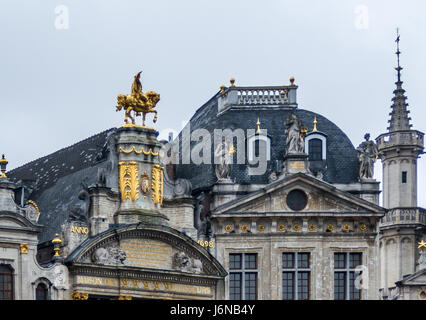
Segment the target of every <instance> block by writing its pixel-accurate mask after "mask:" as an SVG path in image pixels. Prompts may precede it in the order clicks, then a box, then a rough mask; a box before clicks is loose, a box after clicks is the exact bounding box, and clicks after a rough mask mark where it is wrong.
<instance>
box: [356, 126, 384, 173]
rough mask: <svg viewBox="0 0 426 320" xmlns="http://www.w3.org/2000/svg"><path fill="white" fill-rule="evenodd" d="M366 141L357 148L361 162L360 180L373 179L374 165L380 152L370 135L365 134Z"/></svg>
mask: <svg viewBox="0 0 426 320" xmlns="http://www.w3.org/2000/svg"><path fill="white" fill-rule="evenodd" d="M364 139H365V141H364V142H362V143H361V144H360V145H359V146H358V148H357V151H358V159H359V161H360V167H359V177H360V179H373V176H374V163H375V162H376V160H377V158H378V156H379V151H378V149H377V145H376V144H375V142H374V141H372V140H369V139H370V134H369V133H366V134H365V136H364Z"/></svg>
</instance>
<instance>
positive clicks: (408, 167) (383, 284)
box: [376, 33, 426, 298]
mask: <svg viewBox="0 0 426 320" xmlns="http://www.w3.org/2000/svg"><path fill="white" fill-rule="evenodd" d="M399 39H400V36H399V33H398V34H397V38H396V43H397V51H396V55H397V58H398V66H397V67H396V68H395V69H396V71H397V75H398V79H397V82H396V83H395V84H396V89H395V90H394V92H393V93H394V97H393V99H392V101H393V104H392V106H391V108H392V112H391V113H390V116H391V118H390V120H389V121H388V122H389V124H390V125H389V127H388V128H387V129H388V131H387V132H386V133H384V134H381V135H380V136H378V137H377V138H376V142H377V148H378V151H379V156H380V159H381V160H382V166H383V206H384V207H385V208H386V209H388V210H387V212H386V214H385V216H384V217H383V218H382V220H381V222H380V225H379V227H380V236H379V241H380V245H379V247H380V270H381V272H380V288H381V292H382V297H383V298H386V297H392V296H395V295H396V293H397V292H396V291H395V288H396V286H395V283H396V282H397V281H401V280H402V279H403V278H404V276H406V275H409V274H412V273H414V272H415V271H416V261H417V256H418V250H417V249H416V246H415V244H416V243H417V242H418V241H419V240H418V239H419V238H420V237H422V234H421V233H420V232H419V231H420V230H422V229H423V228H424V227H425V226H426V224H425V223H424V218H423V216H424V214H425V211H424V209H422V208H418V207H417V158H418V157H419V155H420V154H422V153H423V146H424V141H423V136H424V134H423V133H422V132H420V131H417V130H413V129H411V126H412V125H411V124H410V120H411V119H410V118H409V117H408V113H409V111H408V110H407V106H408V104H407V103H406V100H407V97H406V96H405V95H404V93H405V90H404V89H403V88H402V81H401V70H402V67H401V66H400V61H399V55H400V54H401V51H400V50H399Z"/></svg>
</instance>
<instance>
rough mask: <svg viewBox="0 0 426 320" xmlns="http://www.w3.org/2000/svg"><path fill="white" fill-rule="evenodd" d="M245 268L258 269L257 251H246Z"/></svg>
mask: <svg viewBox="0 0 426 320" xmlns="http://www.w3.org/2000/svg"><path fill="white" fill-rule="evenodd" d="M244 269H257V254H256V253H246V254H245V255H244Z"/></svg>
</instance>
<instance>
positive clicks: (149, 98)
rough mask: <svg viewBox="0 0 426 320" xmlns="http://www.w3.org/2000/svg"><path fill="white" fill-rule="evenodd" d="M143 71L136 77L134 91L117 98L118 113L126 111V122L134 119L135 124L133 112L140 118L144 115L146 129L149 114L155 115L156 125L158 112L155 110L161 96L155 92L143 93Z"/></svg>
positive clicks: (143, 123)
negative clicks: (141, 79)
mask: <svg viewBox="0 0 426 320" xmlns="http://www.w3.org/2000/svg"><path fill="white" fill-rule="evenodd" d="M141 73H142V71H140V72H138V73H137V74H136V75H135V78H134V80H133V83H132V89H131V93H130V94H127V95H125V94H119V95H118V96H117V108H116V111H120V110H121V109H124V110H125V111H126V112H125V114H124V122H125V123H126V124H128V119H127V118H130V119H132V124H133V125H134V124H135V118H134V117H132V115H131V114H130V112H131V111H133V112H134V113H135V115H136V116H140V115H141V113H142V126H143V127H145V116H146V114H147V113H155V116H154V120H153V121H154V123H155V122H156V121H157V111H156V110H154V108H155V106H156V104H157V102H158V101H159V100H160V95H159V94H158V93H156V92H154V91H147V92H146V93H143V92H142V84H141V82H140V75H141Z"/></svg>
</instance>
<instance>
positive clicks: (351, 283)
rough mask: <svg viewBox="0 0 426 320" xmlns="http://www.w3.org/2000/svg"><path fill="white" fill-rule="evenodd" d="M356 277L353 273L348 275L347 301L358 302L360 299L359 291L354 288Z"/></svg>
mask: <svg viewBox="0 0 426 320" xmlns="http://www.w3.org/2000/svg"><path fill="white" fill-rule="evenodd" d="M357 276H358V274H356V273H355V272H353V271H351V272H350V273H349V299H350V300H360V299H361V290H359V289H357V288H356V287H355V279H356V277H357Z"/></svg>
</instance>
